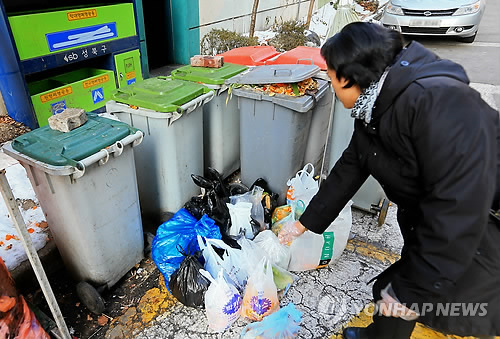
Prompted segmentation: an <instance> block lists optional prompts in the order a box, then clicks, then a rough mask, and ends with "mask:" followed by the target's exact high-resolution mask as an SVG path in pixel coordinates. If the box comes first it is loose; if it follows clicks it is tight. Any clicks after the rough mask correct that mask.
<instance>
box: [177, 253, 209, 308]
mask: <svg viewBox="0 0 500 339" xmlns="http://www.w3.org/2000/svg"><path fill="white" fill-rule="evenodd" d="M180 252H181V253H182V254H183V255H184V257H185V258H184V260H183V261H182V263H181V266H180V267H179V269H178V270H177V271H175V272H174V273H173V274H172V276H171V277H170V281H169V283H168V287H169V289H170V291H171V292H172V295H173V296H174V297H175V298H176V299H177V300H179V301H180V302H181V303H182V304H183V305H185V306H188V307H204V306H205V292H206V291H207V289H208V287H209V286H210V281H209V280H208V279H207V278H205V277H204V276H203V275H202V274H201V273H200V269H203V265H202V264H201V263H200V261H199V258H200V256H201V252H196V253H195V254H194V255H187V254H186V253H185V252H184V251H183V250H180Z"/></svg>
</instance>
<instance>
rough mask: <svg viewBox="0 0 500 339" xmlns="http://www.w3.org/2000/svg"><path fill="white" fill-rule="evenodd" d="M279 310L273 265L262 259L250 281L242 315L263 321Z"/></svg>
mask: <svg viewBox="0 0 500 339" xmlns="http://www.w3.org/2000/svg"><path fill="white" fill-rule="evenodd" d="M279 308H280V304H279V300H278V291H277V290H276V285H275V284H274V280H273V271H272V267H271V263H270V262H269V260H267V258H262V259H261V261H259V263H258V264H257V266H256V268H255V270H254V271H253V272H252V274H251V275H250V278H249V279H248V284H247V287H246V289H245V295H244V296H243V304H242V306H241V314H242V315H243V316H244V317H245V318H247V319H249V320H254V321H261V320H262V319H263V318H264V317H265V316H267V315H269V314H271V313H273V312H275V311H277V310H279Z"/></svg>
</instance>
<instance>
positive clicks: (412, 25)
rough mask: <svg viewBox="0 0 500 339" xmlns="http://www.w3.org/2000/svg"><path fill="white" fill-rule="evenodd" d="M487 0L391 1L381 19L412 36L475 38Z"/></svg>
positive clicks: (471, 39)
mask: <svg viewBox="0 0 500 339" xmlns="http://www.w3.org/2000/svg"><path fill="white" fill-rule="evenodd" d="M485 6H486V0H391V1H389V3H388V4H387V6H386V7H385V10H384V14H383V16H382V19H381V22H382V24H383V25H384V26H385V27H389V28H392V29H395V30H398V31H399V32H401V33H402V34H409V35H437V36H456V37H460V39H461V40H462V41H464V42H469V43H470V42H473V41H474V39H475V38H476V34H477V30H478V28H479V22H480V21H481V18H482V17H483V13H484V8H485Z"/></svg>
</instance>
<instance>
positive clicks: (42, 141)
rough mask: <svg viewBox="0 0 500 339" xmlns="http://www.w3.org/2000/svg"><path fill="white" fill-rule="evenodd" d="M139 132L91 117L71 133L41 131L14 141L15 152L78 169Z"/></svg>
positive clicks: (119, 123)
mask: <svg viewBox="0 0 500 339" xmlns="http://www.w3.org/2000/svg"><path fill="white" fill-rule="evenodd" d="M137 131H138V130H137V129H136V128H133V127H130V126H129V125H127V124H126V123H123V122H120V121H116V120H111V119H107V118H102V117H99V116H97V115H95V114H88V121H87V122H86V123H85V124H84V125H82V126H80V127H78V128H75V129H74V130H72V131H70V132H67V133H63V132H59V131H56V130H53V129H51V128H50V127H49V126H44V127H40V128H38V129H35V130H33V131H31V132H29V133H26V134H24V135H21V136H19V137H17V138H16V139H14V141H12V148H13V149H14V150H16V151H18V152H19V153H22V154H24V155H27V156H29V157H31V158H33V159H35V160H38V161H41V162H44V163H46V164H49V165H53V166H75V165H76V163H77V161H80V160H82V159H85V158H86V157H89V156H91V155H92V154H95V153H97V152H99V151H100V150H101V149H103V148H106V147H108V146H110V145H112V144H114V143H115V142H117V141H119V140H122V139H123V138H125V137H126V136H128V135H131V134H134V133H135V132H137Z"/></svg>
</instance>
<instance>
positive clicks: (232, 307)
mask: <svg viewBox="0 0 500 339" xmlns="http://www.w3.org/2000/svg"><path fill="white" fill-rule="evenodd" d="M240 308H241V297H240V295H239V294H234V295H233V297H232V298H231V300H229V302H228V303H227V304H226V305H224V308H223V309H222V312H224V314H227V315H232V314H235V313H237V312H239V310H240Z"/></svg>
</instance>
